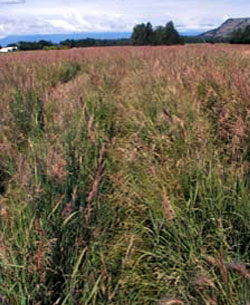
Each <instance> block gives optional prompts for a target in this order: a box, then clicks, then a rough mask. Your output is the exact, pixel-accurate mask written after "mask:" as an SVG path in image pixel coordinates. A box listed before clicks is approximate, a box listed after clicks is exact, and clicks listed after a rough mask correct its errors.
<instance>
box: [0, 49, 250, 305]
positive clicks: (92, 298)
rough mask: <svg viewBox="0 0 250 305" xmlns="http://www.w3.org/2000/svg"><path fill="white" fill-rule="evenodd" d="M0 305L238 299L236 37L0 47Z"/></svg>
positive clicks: (247, 147)
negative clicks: (230, 40) (157, 43)
mask: <svg viewBox="0 0 250 305" xmlns="http://www.w3.org/2000/svg"><path fill="white" fill-rule="evenodd" d="M0 94H1V96H0V304H4V305H57V304H59V305H108V304H109V305H151V304H156V305H249V304H250V47H249V46H239V45H234V46H230V45H206V44H204V45H186V46H178V47H176V46H173V47H113V48H112V47H111V48H86V49H71V50H62V51H37V52H20V53H15V54H7V55H4V54H2V55H1V56H0Z"/></svg>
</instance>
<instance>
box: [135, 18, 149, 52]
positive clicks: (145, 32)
mask: <svg viewBox="0 0 250 305" xmlns="http://www.w3.org/2000/svg"><path fill="white" fill-rule="evenodd" d="M131 41H132V44H133V45H137V46H144V45H150V44H152V41H153V27H152V25H151V23H150V22H148V23H147V24H145V23H141V24H138V25H136V26H135V27H134V29H133V33H132V36H131Z"/></svg>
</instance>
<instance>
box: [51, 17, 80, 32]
mask: <svg viewBox="0 0 250 305" xmlns="http://www.w3.org/2000/svg"><path fill="white" fill-rule="evenodd" d="M48 23H50V24H51V25H52V26H53V27H54V28H60V29H63V30H65V31H70V32H71V31H77V28H76V27H75V26H73V25H72V24H70V23H69V22H67V21H66V20H63V19H61V20H56V19H54V20H48Z"/></svg>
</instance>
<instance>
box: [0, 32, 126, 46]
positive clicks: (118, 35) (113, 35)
mask: <svg viewBox="0 0 250 305" xmlns="http://www.w3.org/2000/svg"><path fill="white" fill-rule="evenodd" d="M130 36H131V33H129V32H103V33H91V32H85V33H75V34H38V35H22V36H19V35H10V36H7V37H5V38H2V39H0V45H1V46H7V45H8V44H10V43H17V42H19V41H39V40H48V41H51V42H53V43H59V42H61V41H63V40H66V39H75V40H77V39H85V38H94V39H122V38H129V37H130Z"/></svg>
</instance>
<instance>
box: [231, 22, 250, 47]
mask: <svg viewBox="0 0 250 305" xmlns="http://www.w3.org/2000/svg"><path fill="white" fill-rule="evenodd" d="M230 43H233V44H236V43H239V44H250V25H249V26H247V27H246V28H245V29H239V30H237V31H234V32H233V35H232V38H231V40H230Z"/></svg>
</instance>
